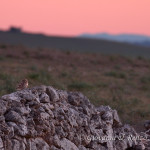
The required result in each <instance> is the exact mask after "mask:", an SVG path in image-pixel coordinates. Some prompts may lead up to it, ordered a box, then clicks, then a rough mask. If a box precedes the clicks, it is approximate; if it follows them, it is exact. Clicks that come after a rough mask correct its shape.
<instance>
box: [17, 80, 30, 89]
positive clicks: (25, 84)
mask: <svg viewBox="0 0 150 150" xmlns="http://www.w3.org/2000/svg"><path fill="white" fill-rule="evenodd" d="M27 87H28V80H27V79H23V80H22V81H21V82H20V83H19V84H18V85H17V87H16V90H17V91H19V90H23V89H25V88H27Z"/></svg>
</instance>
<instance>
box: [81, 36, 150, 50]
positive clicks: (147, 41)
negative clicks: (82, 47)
mask: <svg viewBox="0 0 150 150" xmlns="http://www.w3.org/2000/svg"><path fill="white" fill-rule="evenodd" d="M79 37H84V38H92V39H104V40H111V41H116V42H126V43H130V44H135V45H141V46H149V47H150V37H149V36H144V35H136V34H118V35H112V34H107V33H98V34H88V33H85V34H81V35H80V36H79Z"/></svg>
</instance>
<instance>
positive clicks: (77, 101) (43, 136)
mask: <svg viewBox="0 0 150 150" xmlns="http://www.w3.org/2000/svg"><path fill="white" fill-rule="evenodd" d="M131 134H132V135H133V136H136V135H137V133H136V132H135V130H134V129H133V128H132V127H131V126H129V125H122V124H121V122H120V120H119V117H118V114H117V111H116V110H112V109H111V108H110V107H109V106H100V107H98V108H97V107H95V106H93V105H92V104H91V103H90V102H89V100H88V99H87V98H86V97H85V96H84V95H83V94H81V93H79V92H66V91H62V90H56V89H54V88H53V87H51V86H39V87H34V88H31V89H25V90H22V91H17V92H14V93H11V94H8V95H4V96H2V97H1V98H0V150H130V149H133V150H142V149H144V145H143V144H142V143H141V142H140V141H136V140H135V139H133V140H128V139H127V137H128V136H129V135H131ZM118 136H120V139H119V138H118ZM112 137H113V138H114V137H115V139H109V138H112ZM121 138H123V139H121Z"/></svg>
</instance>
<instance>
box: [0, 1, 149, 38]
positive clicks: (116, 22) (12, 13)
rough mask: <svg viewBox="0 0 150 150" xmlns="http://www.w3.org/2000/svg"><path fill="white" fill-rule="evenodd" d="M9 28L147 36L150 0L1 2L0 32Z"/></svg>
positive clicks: (59, 32)
mask: <svg viewBox="0 0 150 150" xmlns="http://www.w3.org/2000/svg"><path fill="white" fill-rule="evenodd" d="M11 25H13V26H17V27H22V28H23V30H24V31H29V32H41V33H46V34H49V35H50V34H53V35H67V36H74V35H78V34H81V33H85V32H89V33H98V32H108V33H112V34H118V33H136V34H145V35H150V0H1V1H0V29H8V28H9V27H10V26H11Z"/></svg>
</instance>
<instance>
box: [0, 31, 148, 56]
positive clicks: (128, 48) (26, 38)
mask: <svg viewBox="0 0 150 150" xmlns="http://www.w3.org/2000/svg"><path fill="white" fill-rule="evenodd" d="M0 44H9V45H24V46H27V47H31V48H37V47H38V48H52V49H60V50H65V51H68V50H69V51H72V50H74V51H80V52H98V53H102V54H114V55H123V56H135V57H137V56H142V57H148V58H150V48H148V47H141V46H138V45H137V46H136V45H132V44H127V43H120V42H114V41H108V40H100V39H87V38H83V37H80V38H79V37H59V36H46V35H43V34H31V33H24V32H22V31H21V30H20V29H19V30H17V31H16V32H14V29H13V30H9V31H0Z"/></svg>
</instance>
